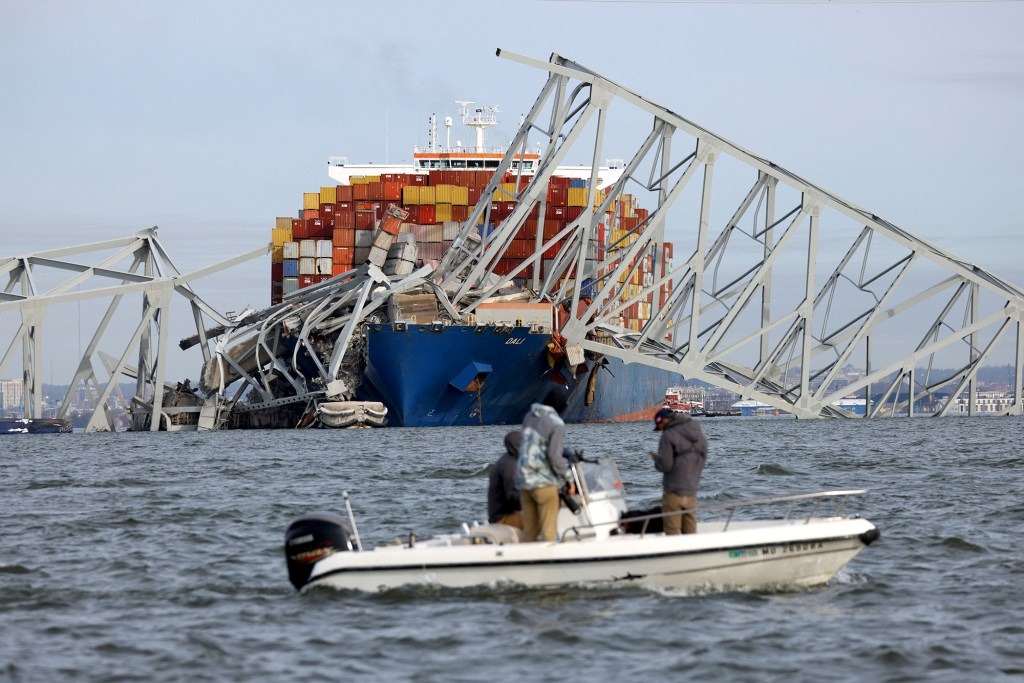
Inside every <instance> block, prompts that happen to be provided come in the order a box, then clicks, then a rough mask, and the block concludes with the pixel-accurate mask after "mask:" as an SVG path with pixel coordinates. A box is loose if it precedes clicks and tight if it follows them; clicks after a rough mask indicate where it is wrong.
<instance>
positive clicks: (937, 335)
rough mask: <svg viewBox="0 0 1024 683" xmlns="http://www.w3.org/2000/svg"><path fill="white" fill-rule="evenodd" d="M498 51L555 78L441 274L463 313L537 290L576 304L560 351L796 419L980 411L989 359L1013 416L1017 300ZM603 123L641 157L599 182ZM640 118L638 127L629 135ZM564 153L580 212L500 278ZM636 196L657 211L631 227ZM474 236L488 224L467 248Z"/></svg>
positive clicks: (669, 126) (916, 243) (594, 89)
mask: <svg viewBox="0 0 1024 683" xmlns="http://www.w3.org/2000/svg"><path fill="white" fill-rule="evenodd" d="M498 54H499V56H501V57H505V58H508V59H511V60H513V61H516V62H519V63H522V64H525V65H528V66H533V67H535V68H537V69H539V70H541V71H545V72H547V73H548V77H547V80H546V81H545V83H544V85H543V86H542V88H541V91H540V94H539V95H538V97H537V99H536V101H535V102H534V104H533V106H532V108H531V110H530V112H529V114H528V115H527V116H526V117H525V119H524V122H523V124H522V126H521V127H520V129H519V131H518V133H517V134H516V136H515V138H514V140H513V143H512V145H511V147H510V149H509V151H508V153H507V154H506V155H505V157H504V159H503V161H502V164H501V166H500V167H499V169H498V172H497V173H496V174H495V176H494V178H493V179H492V181H491V183H490V185H489V186H488V187H487V188H486V190H484V191H483V193H482V197H483V199H482V200H481V201H480V203H478V205H477V206H476V207H474V209H473V211H472V213H471V215H470V217H469V220H467V221H466V223H465V224H464V227H463V229H462V232H461V234H460V236H459V238H458V239H457V240H456V241H455V248H453V249H452V250H451V251H450V252H449V253H448V254H447V255H446V256H445V258H444V259H443V260H442V262H441V263H440V265H439V267H438V271H437V273H436V275H437V278H438V281H440V282H441V283H442V286H443V287H444V288H445V289H446V291H448V292H449V293H450V295H451V302H452V304H453V305H454V306H456V307H457V308H459V309H460V310H461V311H462V312H463V313H468V312H471V311H472V309H473V307H474V305H475V303H476V302H478V301H480V300H482V299H483V298H485V297H486V296H487V295H488V294H491V293H494V292H497V291H498V289H499V288H500V287H501V286H502V285H504V284H506V283H508V282H509V281H510V280H512V279H513V278H520V279H531V278H532V284H533V288H534V290H535V291H536V292H537V295H536V298H535V300H538V301H539V300H549V301H555V302H564V303H566V304H567V305H568V311H569V313H570V319H569V322H568V323H567V324H566V325H565V327H564V328H563V330H562V333H563V334H564V336H565V337H566V338H567V339H568V341H569V343H570V344H579V345H581V346H582V347H583V348H585V349H588V350H590V351H594V352H599V353H604V354H607V355H611V356H616V357H619V358H622V359H623V360H625V361H627V362H638V363H645V364H648V365H653V366H658V367H663V368H665V369H668V370H673V371H678V372H680V373H682V374H683V375H684V376H685V377H686V378H688V379H695V380H702V381H705V382H709V383H711V384H713V385H715V386H718V387H722V388H724V389H728V390H732V391H735V392H737V393H739V394H740V395H742V396H743V397H745V398H753V399H756V400H759V401H761V402H763V403H766V404H768V405H770V406H774V407H775V408H779V409H781V410H785V411H787V412H790V413H792V414H794V415H796V416H797V417H801V418H812V417H829V416H852V413H851V412H849V411H846V410H844V409H842V408H841V407H839V406H838V405H837V402H838V401H839V400H840V399H842V398H844V397H849V396H858V397H863V398H864V399H865V401H866V406H867V408H868V409H867V413H868V414H869V415H872V416H881V415H909V414H913V411H914V406H915V405H921V404H924V405H928V404H929V403H930V404H931V409H932V410H933V411H934V412H935V414H937V415H945V414H948V413H949V412H950V411H951V409H952V407H953V400H952V399H953V398H955V397H957V396H960V395H962V394H964V393H966V394H967V396H968V397H969V399H970V401H969V404H968V405H969V406H970V412H971V413H972V414H973V413H974V412H975V409H976V402H975V400H974V399H975V393H976V385H975V381H976V377H977V372H978V369H979V368H980V367H981V365H982V364H983V363H985V362H986V361H991V360H992V359H993V358H996V357H999V358H1001V359H1007V360H1008V362H1009V364H1010V367H1011V368H1012V370H1011V373H1010V374H1011V376H1009V377H1008V378H1007V385H1008V387H1009V389H1010V392H1011V394H1012V402H1011V403H1010V405H1008V406H1007V407H1005V408H1003V409H1002V410H1001V411H1000V412H1001V413H1003V414H1015V415H1019V414H1020V413H1021V409H1022V401H1021V388H1022V364H1024V336H1022V329H1021V317H1022V308H1024V307H1022V303H1024V294H1022V291H1021V290H1020V289H1018V288H1017V287H1015V286H1014V285H1011V284H1010V283H1008V282H1006V281H1004V280H1002V279H1000V278H999V277H997V276H995V275H993V274H991V273H989V272H986V271H985V270H983V269H981V268H979V267H978V266H975V265H973V264H971V263H968V262H966V261H964V260H963V259H960V258H957V257H956V256H954V255H952V254H950V253H948V252H946V251H944V250H942V249H940V248H939V247H937V246H935V245H933V244H930V243H928V242H926V241H925V240H923V239H921V238H919V237H916V236H914V235H912V234H911V233H909V232H908V231H906V230H904V229H901V228H899V227H897V226H896V225H894V224H892V223H891V222H889V221H886V220H885V219H883V218H880V217H879V216H877V215H875V214H873V213H871V212H869V211H867V210H865V209H862V208H860V207H858V206H856V205H854V204H853V203H852V202H849V201H847V200H845V199H842V198H840V197H839V196H837V195H835V194H833V193H831V192H829V191H827V190H825V189H823V188H821V187H818V186H816V185H813V184H812V183H810V182H808V181H806V180H804V179H802V178H801V177H799V176H798V175H796V174H794V173H792V172H790V171H788V170H786V169H784V168H782V167H780V166H778V165H776V164H774V163H772V162H771V161H769V160H767V159H764V158H762V157H760V156H757V155H755V154H753V153H751V152H748V151H746V150H745V149H743V148H741V147H739V146H737V145H735V144H733V143H731V142H729V141H727V140H726V139H724V138H722V137H721V136H718V135H716V134H714V133H712V132H710V131H708V130H707V129H705V128H702V127H700V126H698V125H696V124H694V123H692V122H691V121H689V120H687V119H685V118H683V117H681V116H679V115H678V114H675V113H674V112H672V111H670V110H669V109H666V108H664V107H661V106H659V105H657V104H654V103H652V102H650V101H648V100H647V99H645V98H643V97H642V96H640V95H638V94H636V93H633V92H631V91H630V90H628V89H626V88H624V87H622V86H620V85H618V84H616V83H614V82H612V81H610V80H608V79H607V78H605V77H603V76H601V75H599V74H597V73H595V72H593V71H591V70H589V69H587V68H586V67H584V66H581V65H580V64H577V63H575V62H572V61H570V60H568V59H565V58H563V57H560V56H558V55H552V56H551V58H550V61H549V62H542V61H538V60H534V59H530V58H528V57H524V56H521V55H515V54H511V53H508V52H503V51H501V50H499V51H498ZM613 114H615V115H616V116H619V115H620V114H621V120H624V121H626V122H627V124H626V132H625V134H624V135H626V136H633V137H634V138H635V139H634V142H632V143H630V144H633V145H635V152H634V153H633V156H632V157H631V158H629V160H628V162H626V163H625V169H624V172H623V173H622V175H621V177H620V178H619V179H618V181H616V182H615V183H614V184H613V185H612V186H610V187H607V188H599V187H598V186H597V185H598V183H597V172H596V168H597V167H599V166H600V165H601V162H602V150H603V149H604V148H605V144H606V140H605V139H606V136H607V135H609V134H610V133H608V131H609V130H610V124H611V121H612V115H613ZM644 118H646V119H647V120H648V121H650V124H649V126H644V125H642V123H641V124H639V125H638V124H637V121H642V120H643V119H644ZM638 130H639V131H642V132H641V133H640V134H636V131H638ZM538 136H539V138H540V140H539V142H540V143H541V145H542V146H543V147H544V151H543V155H542V161H541V165H540V167H539V169H538V171H537V174H536V175H535V176H534V177H533V179H532V181H531V182H529V183H528V184H524V185H521V186H520V187H521V189H519V190H518V192H517V194H516V196H515V197H514V199H515V201H517V202H518V203H517V205H516V208H515V211H514V212H513V213H512V215H511V216H509V217H508V218H507V219H505V220H503V221H500V222H497V224H494V223H495V222H494V221H492V220H491V202H490V198H491V196H492V194H493V193H494V192H496V191H499V183H500V182H501V180H502V177H503V175H504V174H505V173H506V172H507V171H508V170H509V169H510V168H511V167H512V166H511V162H512V159H513V158H514V155H516V154H518V153H521V152H524V151H525V150H526V149H527V147H528V146H529V145H531V144H534V143H535V142H536V138H537V137H538ZM531 138H533V139H531ZM621 139H622V138H621V137H620V138H616V142H617V143H619V142H621ZM588 140H589V142H588ZM570 153H572V154H574V155H587V157H589V160H590V163H591V165H592V167H593V168H594V169H595V171H594V173H593V175H592V177H591V182H590V183H589V196H588V201H587V205H586V207H584V208H583V210H582V212H581V213H580V215H579V216H578V217H577V218H576V219H575V220H572V221H570V222H568V223H567V224H566V225H565V226H564V228H562V229H560V230H558V231H557V233H555V234H554V236H553V237H550V238H545V237H544V236H543V234H542V232H543V231H542V230H540V229H537V231H536V234H537V237H536V251H535V253H534V255H533V256H532V257H530V258H528V259H525V260H522V262H521V264H519V265H517V266H516V267H515V268H514V269H513V270H512V271H511V272H508V273H506V274H501V275H499V274H497V272H496V271H497V270H499V268H498V265H499V260H500V259H502V258H503V256H504V255H505V253H506V250H507V249H508V248H509V246H510V244H511V241H512V239H513V238H514V237H516V236H517V235H521V234H523V233H522V232H521V229H522V228H523V226H524V223H525V222H526V220H527V219H528V218H529V217H530V216H531V213H532V215H534V216H539V217H544V216H545V215H546V204H547V196H546V190H547V187H548V181H549V179H550V178H551V176H552V175H553V174H554V171H555V168H556V167H557V166H558V165H559V164H560V163H561V162H562V161H563V160H564V159H565V158H566V157H567V155H568V154H570ZM574 158H577V159H578V158H579V156H575V157H574ZM634 198H636V199H639V203H640V205H641V206H651V207H653V208H652V209H651V210H650V212H649V213H648V214H647V215H646V216H642V217H641V220H639V221H634V222H633V223H635V224H630V225H629V226H628V228H627V227H624V226H625V221H623V220H622V217H623V216H624V215H625V213H626V212H627V211H631V210H633V205H634V203H635V202H634ZM609 211H611V212H612V214H611V215H612V216H614V217H613V218H612V219H611V220H609V219H608V218H607V217H608V216H609V213H608V212H609ZM478 224H482V225H485V226H487V225H493V229H491V230H490V231H489V234H487V235H486V236H485V239H484V240H483V242H482V243H480V244H479V245H474V246H472V247H470V246H468V245H470V244H471V242H470V241H469V238H470V235H471V234H472V233H473V231H474V230H475V229H476V228H475V226H476V225H478ZM599 235H608V236H609V237H607V238H606V242H605V243H603V244H602V243H600V242H599V241H598V240H600V239H601V238H600V237H599ZM666 237H668V238H670V242H671V243H674V247H675V249H674V254H673V253H672V251H670V250H669V249H668V248H666V247H665V241H666ZM505 263H508V262H507V261H506V262H505ZM642 265H645V266H646V267H642ZM501 270H502V271H504V270H505V268H502V269H501ZM531 271H532V273H531ZM541 272H542V273H543V275H542V276H541V275H540V273H541ZM645 273H646V274H645ZM586 281H589V282H586ZM576 283H580V284H581V285H583V284H586V285H587V287H586V290H587V291H584V289H585V288H584V287H583V286H576ZM581 294H582V295H583V296H584V298H583V299H582V302H581ZM637 307H639V308H637ZM637 310H639V311H641V312H644V311H647V312H648V314H647V315H646V316H644V315H639V316H638V315H636V314H635V313H636V311H637ZM624 316H626V317H628V318H629V319H630V320H626V319H625V318H624ZM631 321H633V322H631ZM851 367H856V368H857V370H858V371H857V372H855V373H854V372H851V371H850V370H851ZM872 396H876V397H877V396H881V400H875V401H872Z"/></svg>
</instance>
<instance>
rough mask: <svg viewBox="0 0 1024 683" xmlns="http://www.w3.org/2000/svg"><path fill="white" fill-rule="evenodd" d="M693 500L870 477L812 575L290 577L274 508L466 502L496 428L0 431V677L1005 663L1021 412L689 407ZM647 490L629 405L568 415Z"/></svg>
mask: <svg viewBox="0 0 1024 683" xmlns="http://www.w3.org/2000/svg"><path fill="white" fill-rule="evenodd" d="M703 424H704V426H705V430H706V431H707V433H708V436H709V439H710V442H711V454H710V457H709V463H708V467H707V469H706V471H705V476H704V481H703V486H702V491H701V496H700V497H701V499H702V500H705V501H710V500H715V499H722V498H726V497H735V496H737V495H742V496H759V495H768V494H775V493H779V494H782V493H799V492H807V491H814V490H819V489H826V488H868V489H870V492H869V494H868V495H867V496H865V497H861V498H860V499H859V502H857V505H856V507H855V508H853V509H852V510H851V511H854V512H857V513H859V514H862V515H863V516H865V517H867V518H869V519H871V520H872V521H873V522H875V523H876V524H877V525H878V526H879V528H880V529H881V531H882V538H881V540H880V541H878V542H876V543H875V544H874V545H872V546H871V547H869V548H867V549H866V550H864V551H863V552H862V553H861V554H860V555H859V556H858V557H857V558H855V559H854V560H853V562H852V563H851V564H850V565H848V566H847V568H846V569H844V570H843V571H842V572H841V573H840V574H839V575H838V576H837V577H836V579H835V580H833V582H832V583H830V584H829V585H828V586H826V587H823V588H818V589H813V590H804V591H793V592H776V593H742V592H741V593H728V594H695V595H686V594H682V593H678V592H675V593H674V592H668V591H666V592H656V591H649V590H644V589H641V588H636V587H628V588H614V589H612V588H596V587H593V586H580V587H576V588H572V589H569V590H525V589H513V588H502V589H493V588H480V589H472V590H460V591H451V590H438V589H434V588H431V587H425V586H419V587H414V588H407V589H402V590H395V591H391V592H388V593H384V594H369V595H368V594H363V593H353V592H337V591H332V590H316V591H312V592H310V593H308V594H305V595H299V594H297V593H296V592H295V591H294V590H293V589H292V587H291V585H290V584H289V583H288V580H287V575H286V571H285V566H284V560H283V555H282V550H281V541H282V537H283V533H284V529H285V527H286V526H287V524H288V523H289V522H290V521H291V519H292V518H293V517H296V516H298V515H300V514H302V513H305V512H309V511H312V510H316V509H334V510H340V509H341V508H342V502H341V492H342V491H343V490H348V491H349V492H350V494H351V497H352V503H353V507H354V508H355V511H356V514H357V522H358V524H359V531H360V533H361V535H362V537H363V541H364V543H366V544H367V545H372V544H375V543H379V542H386V541H389V540H391V539H392V538H394V536H396V535H403V536H404V535H406V534H407V533H408V532H410V531H414V532H415V533H416V534H417V535H418V536H423V535H427V534H429V533H432V532H447V531H451V530H454V528H456V527H457V526H459V525H460V524H461V523H462V522H464V521H471V520H473V519H482V518H483V517H484V507H485V500H486V480H487V470H488V466H489V464H490V463H491V462H492V461H493V460H494V459H495V458H496V457H497V456H498V454H499V453H500V452H501V438H502V436H503V434H504V432H505V431H506V429H505V428H503V427H481V428H446V429H388V430H379V431H367V430H364V431H339V432H329V431H277V432H270V431H254V432H221V433H202V434H155V435H151V434H91V435H82V434H73V435H54V436H38V437H22V436H18V437H6V438H5V439H4V440H3V441H2V447H3V453H2V455H0V519H2V526H0V528H2V530H3V533H2V534H0V634H2V637H0V679H2V680H12V681H55V680H76V681H134V680H144V681H177V680H189V681H207V680H208V681H222V680H246V681H248V680H304V681H306V680H342V679H344V680H371V681H372V680H382V681H384V680H386V681H393V680H409V681H479V680H510V679H526V678H527V677H528V678H529V679H530V680H557V681H583V680H586V681H594V680H598V681H603V680H641V679H645V680H658V679H669V680H679V679H692V680H697V679H706V680H728V681H782V680H785V681H790V680H814V681H817V680H863V681H917V680H922V679H928V680H938V681H947V680H948V681H958V682H959V681H962V680H971V681H997V680H1010V679H1017V680H1020V679H1022V678H1024V624H1022V622H1021V616H1022V607H1024V571H1022V569H1021V562H1020V556H1019V555H1018V554H1017V552H1016V550H1017V544H1018V542H1019V539H1020V538H1021V533H1020V531H1021V528H1022V525H1024V502H1022V500H1021V495H1020V494H1021V489H1022V486H1021V484H1022V473H1024V447H1022V445H1021V444H1022V442H1024V421H1022V420H1021V419H1019V418H1017V419H1014V418H975V419H966V418H963V419H961V418H947V419H941V420H935V419H925V418H921V419H913V420H909V419H890V420H873V421H850V422H839V421H800V422H798V421H794V420H788V419H751V418H747V419H743V418H740V419H732V418H716V419H705V420H703ZM568 442H569V444H570V445H571V446H573V447H580V446H581V447H583V449H584V451H585V452H586V453H587V454H590V455H597V454H602V453H611V454H615V455H616V456H617V460H618V463H619V467H620V470H621V473H622V477H623V481H624V483H625V486H626V490H627V492H628V493H629V496H630V499H631V501H632V502H633V506H634V507H644V506H646V505H649V504H653V503H655V502H656V500H657V498H658V496H659V482H660V479H659V475H658V474H657V473H656V472H655V471H654V469H653V467H652V465H651V463H650V460H649V458H648V457H647V455H646V453H647V452H648V451H649V450H651V449H652V448H653V447H655V445H656V442H657V435H656V434H654V433H653V432H652V431H651V429H650V426H649V425H648V424H646V423H643V424H628V425H570V427H569V429H568Z"/></svg>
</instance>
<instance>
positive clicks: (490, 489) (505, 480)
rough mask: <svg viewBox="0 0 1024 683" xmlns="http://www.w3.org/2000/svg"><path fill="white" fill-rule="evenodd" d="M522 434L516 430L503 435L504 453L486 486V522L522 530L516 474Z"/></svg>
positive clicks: (492, 469)
mask: <svg viewBox="0 0 1024 683" xmlns="http://www.w3.org/2000/svg"><path fill="white" fill-rule="evenodd" d="M522 440H523V433H522V432H520V431H519V430H518V429H517V430H515V431H511V432H509V433H508V434H506V435H505V452H504V453H502V454H501V457H500V458H498V460H497V462H495V463H494V467H492V468H491V476H490V478H489V480H488V484H487V521H488V522H490V523H491V524H508V525H509V526H514V527H518V528H519V529H522V528H523V515H522V513H521V512H520V511H521V510H522V505H521V504H520V502H519V488H518V486H517V485H516V472H517V471H518V469H519V444H520V442H521V441H522Z"/></svg>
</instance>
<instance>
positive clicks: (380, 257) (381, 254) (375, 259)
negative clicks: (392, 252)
mask: <svg viewBox="0 0 1024 683" xmlns="http://www.w3.org/2000/svg"><path fill="white" fill-rule="evenodd" d="M367 260H368V261H369V262H370V263H372V264H373V265H375V266H377V267H378V268H380V267H382V266H383V265H384V262H385V261H387V260H388V252H387V251H385V250H384V249H381V248H380V247H372V248H371V249H370V256H369V257H368V258H367Z"/></svg>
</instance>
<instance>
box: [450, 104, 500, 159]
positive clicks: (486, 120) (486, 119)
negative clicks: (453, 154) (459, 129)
mask: <svg viewBox="0 0 1024 683" xmlns="http://www.w3.org/2000/svg"><path fill="white" fill-rule="evenodd" d="M455 104H457V105H459V115H460V116H462V125H464V126H468V127H469V128H473V129H475V130H476V148H475V149H474V150H473V151H475V152H485V151H487V150H486V148H485V147H484V131H485V130H486V129H488V128H490V127H491V126H496V125H498V117H497V116H495V114H497V113H498V105H496V104H493V105H484V106H482V107H477V108H476V111H475V112H473V114H470V113H469V110H468V106H469V105H471V104H473V102H472V101H470V100H455Z"/></svg>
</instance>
